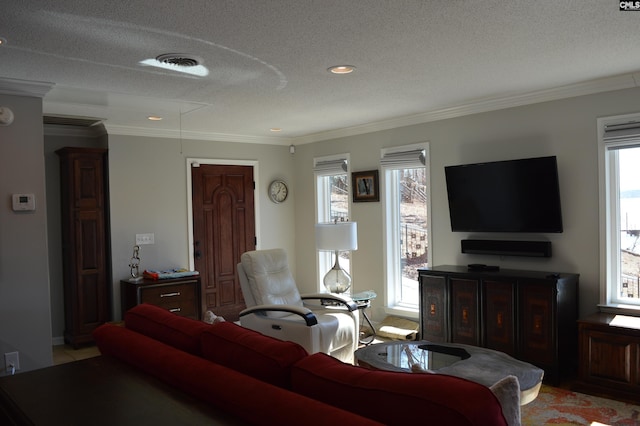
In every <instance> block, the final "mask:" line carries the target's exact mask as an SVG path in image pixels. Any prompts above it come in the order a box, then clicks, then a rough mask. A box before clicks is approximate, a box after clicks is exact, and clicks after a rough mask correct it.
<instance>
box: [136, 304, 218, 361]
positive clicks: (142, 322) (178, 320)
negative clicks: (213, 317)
mask: <svg viewBox="0 0 640 426" xmlns="http://www.w3.org/2000/svg"><path fill="white" fill-rule="evenodd" d="M124 323H125V326H126V327H127V328H129V329H131V330H134V331H137V332H138V333H140V334H144V335H145V336H149V337H151V338H153V339H155V340H159V341H160V342H163V343H166V344H167V345H170V346H173V347H175V348H178V349H180V350H183V351H185V352H189V353H191V354H195V355H200V354H201V353H202V351H201V349H200V334H201V333H202V332H203V331H204V330H206V329H208V328H211V327H212V326H211V325H209V324H206V323H204V322H201V321H197V320H194V319H191V318H186V317H181V316H179V315H176V314H174V313H171V312H169V311H167V310H166V309H163V308H160V307H158V306H155V305H149V304H146V303H143V304H140V305H137V306H135V307H133V308H131V309H129V310H128V311H127V312H125V314H124Z"/></svg>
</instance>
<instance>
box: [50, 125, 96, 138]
mask: <svg viewBox="0 0 640 426" xmlns="http://www.w3.org/2000/svg"><path fill="white" fill-rule="evenodd" d="M44 134H45V136H66V137H84V138H86V137H90V138H98V137H100V136H104V135H107V132H106V129H105V128H104V126H91V127H75V126H64V125H58V124H45V125H44Z"/></svg>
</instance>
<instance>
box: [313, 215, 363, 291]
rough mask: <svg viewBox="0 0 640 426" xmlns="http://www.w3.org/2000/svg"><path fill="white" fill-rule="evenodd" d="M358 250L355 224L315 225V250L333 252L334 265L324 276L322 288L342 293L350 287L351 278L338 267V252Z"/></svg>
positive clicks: (332, 223) (331, 223)
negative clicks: (334, 257)
mask: <svg viewBox="0 0 640 426" xmlns="http://www.w3.org/2000/svg"><path fill="white" fill-rule="evenodd" d="M357 248H358V225H357V223H356V222H329V223H318V224H316V250H321V251H333V252H335V256H336V263H335V264H334V265H333V268H331V269H330V270H329V272H327V274H326V275H325V276H324V279H323V282H324V286H325V287H326V288H327V290H328V291H329V292H330V293H344V292H345V291H347V290H349V288H350V287H351V276H350V275H349V274H348V273H347V271H345V270H344V269H342V267H341V266H340V251H350V250H356V249H357Z"/></svg>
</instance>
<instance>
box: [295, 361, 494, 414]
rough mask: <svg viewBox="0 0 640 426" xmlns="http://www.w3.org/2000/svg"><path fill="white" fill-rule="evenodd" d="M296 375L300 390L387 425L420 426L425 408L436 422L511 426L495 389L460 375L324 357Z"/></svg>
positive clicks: (297, 367)
mask: <svg viewBox="0 0 640 426" xmlns="http://www.w3.org/2000/svg"><path fill="white" fill-rule="evenodd" d="M291 373H292V376H291V380H292V383H291V384H292V389H293V391H294V392H298V393H300V394H302V395H306V396H308V397H311V398H314V399H317V400H319V401H323V402H325V403H327V404H329V405H333V406H336V407H340V408H343V409H346V410H350V411H352V412H355V413H357V414H360V415H363V416H367V417H369V418H372V419H374V420H377V421H379V422H381V423H385V424H412V423H415V420H416V418H417V417H416V416H418V417H419V414H417V412H416V408H417V407H419V408H420V409H419V412H420V413H424V416H425V420H427V419H428V421H429V423H430V424H442V425H445V424H446V425H449V424H450V425H482V426H488V425H506V421H505V418H504V416H503V415H502V410H501V407H500V403H499V402H498V400H497V399H496V397H495V395H494V394H493V393H492V392H491V390H489V388H487V387H486V386H482V385H480V384H478V383H474V382H471V381H468V380H465V379H460V378H458V377H452V376H445V375H440V374H411V373H399V372H390V371H377V370H370V369H366V368H363V367H356V366H353V365H348V364H345V363H343V362H341V361H338V360H337V359H335V358H333V357H330V356H328V355H326V354H323V353H317V354H313V355H311V356H308V357H306V358H304V359H302V360H300V361H298V362H297V363H296V364H295V365H294V366H293V367H292V372H291Z"/></svg>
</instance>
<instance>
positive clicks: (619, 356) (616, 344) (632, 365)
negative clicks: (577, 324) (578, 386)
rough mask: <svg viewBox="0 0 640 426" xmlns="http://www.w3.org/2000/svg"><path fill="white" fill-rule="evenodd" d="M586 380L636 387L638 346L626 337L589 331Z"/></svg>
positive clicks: (587, 334) (587, 336) (587, 337)
mask: <svg viewBox="0 0 640 426" xmlns="http://www.w3.org/2000/svg"><path fill="white" fill-rule="evenodd" d="M583 338H586V339H587V342H586V343H587V345H586V347H587V353H586V354H585V355H586V356H587V359H588V363H587V364H586V365H587V371H586V378H587V379H588V380H591V381H593V382H596V383H597V382H601V383H607V382H608V383H609V384H619V385H635V384H637V377H636V375H637V372H636V369H637V368H636V363H637V357H638V344H637V343H636V342H634V341H632V340H631V339H629V338H628V337H626V336H616V335H614V334H609V333H601V332H598V331H588V332H587V333H586V335H585V336H584V337H583Z"/></svg>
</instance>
